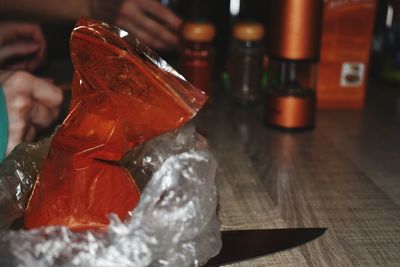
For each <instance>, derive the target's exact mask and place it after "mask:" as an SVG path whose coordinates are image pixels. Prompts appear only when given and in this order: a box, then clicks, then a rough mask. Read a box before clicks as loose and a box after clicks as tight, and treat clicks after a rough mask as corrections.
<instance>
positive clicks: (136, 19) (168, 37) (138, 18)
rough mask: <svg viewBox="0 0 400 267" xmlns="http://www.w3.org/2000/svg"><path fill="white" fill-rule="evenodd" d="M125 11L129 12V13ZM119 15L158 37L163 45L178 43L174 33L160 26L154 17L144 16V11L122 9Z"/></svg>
mask: <svg viewBox="0 0 400 267" xmlns="http://www.w3.org/2000/svg"><path fill="white" fill-rule="evenodd" d="M127 12H129V14H128V13H127ZM121 16H123V17H125V19H127V20H130V21H131V23H132V24H135V25H137V27H139V28H141V29H142V30H143V31H145V32H147V33H148V34H149V35H151V36H152V37H153V38H154V39H158V40H159V41H160V42H161V43H164V46H171V47H172V46H175V47H176V46H177V45H178V44H179V39H178V37H177V35H176V34H174V33H172V32H171V31H170V30H168V28H167V27H165V26H162V25H161V24H160V23H158V22H157V21H156V20H155V19H153V18H151V17H148V16H146V15H145V13H142V12H140V11H138V10H137V9H136V10H135V8H131V9H130V10H129V9H126V10H125V11H122V13H121Z"/></svg>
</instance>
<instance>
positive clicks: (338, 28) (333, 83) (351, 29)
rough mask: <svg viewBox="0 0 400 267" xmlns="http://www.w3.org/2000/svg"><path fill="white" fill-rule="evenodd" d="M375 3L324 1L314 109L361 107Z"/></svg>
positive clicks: (347, 0) (342, 0)
mask: <svg viewBox="0 0 400 267" xmlns="http://www.w3.org/2000/svg"><path fill="white" fill-rule="evenodd" d="M375 10H376V0H325V3H324V19H323V31H322V40H321V42H322V43H321V61H320V65H319V73H318V79H317V97H318V108H320V109H360V108H362V107H363V106H364V97H365V90H366V85H367V78H368V63H369V55H370V49H371V43H372V33H373V26H374V18H375Z"/></svg>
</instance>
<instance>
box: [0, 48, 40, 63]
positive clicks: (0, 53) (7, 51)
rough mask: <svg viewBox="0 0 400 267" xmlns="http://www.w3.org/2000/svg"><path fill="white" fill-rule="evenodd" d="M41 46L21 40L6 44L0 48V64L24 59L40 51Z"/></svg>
mask: <svg viewBox="0 0 400 267" xmlns="http://www.w3.org/2000/svg"><path fill="white" fill-rule="evenodd" d="M39 49H40V47H39V46H38V45H37V44H36V43H29V42H19V43H14V44H9V45H5V46H3V47H1V48H0V64H1V65H2V64H6V63H7V61H11V60H13V59H14V60H18V59H22V58H23V57H28V56H31V55H32V54H34V53H37V52H38V51H39Z"/></svg>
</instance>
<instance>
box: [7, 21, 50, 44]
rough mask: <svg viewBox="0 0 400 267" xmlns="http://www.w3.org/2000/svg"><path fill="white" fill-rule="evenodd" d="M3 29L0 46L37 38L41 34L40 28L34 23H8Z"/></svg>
mask: <svg viewBox="0 0 400 267" xmlns="http://www.w3.org/2000/svg"><path fill="white" fill-rule="evenodd" d="M1 28H2V31H1V36H0V45H4V44H7V43H9V42H14V41H15V40H18V39H21V38H22V39H24V38H25V39H26V38H29V39H33V38H37V37H38V36H40V34H41V29H40V27H39V26H38V25H37V24H33V23H19V22H8V23H4V24H3V25H2V27H1ZM42 36H43V34H42Z"/></svg>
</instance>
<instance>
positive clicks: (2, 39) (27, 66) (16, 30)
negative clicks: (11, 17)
mask: <svg viewBox="0 0 400 267" xmlns="http://www.w3.org/2000/svg"><path fill="white" fill-rule="evenodd" d="M45 50H46V40H45V38H44V36H43V33H42V30H41V28H40V26H39V25H37V24H33V23H17V22H0V68H1V69H10V70H28V71H32V70H34V69H36V68H37V67H38V66H39V65H40V64H41V63H42V62H43V60H44V57H45Z"/></svg>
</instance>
